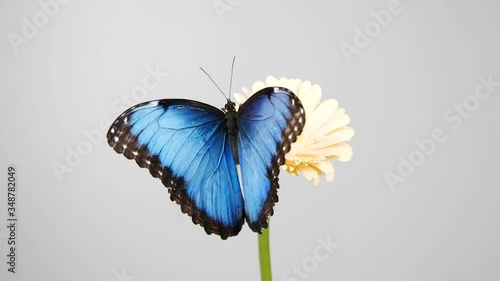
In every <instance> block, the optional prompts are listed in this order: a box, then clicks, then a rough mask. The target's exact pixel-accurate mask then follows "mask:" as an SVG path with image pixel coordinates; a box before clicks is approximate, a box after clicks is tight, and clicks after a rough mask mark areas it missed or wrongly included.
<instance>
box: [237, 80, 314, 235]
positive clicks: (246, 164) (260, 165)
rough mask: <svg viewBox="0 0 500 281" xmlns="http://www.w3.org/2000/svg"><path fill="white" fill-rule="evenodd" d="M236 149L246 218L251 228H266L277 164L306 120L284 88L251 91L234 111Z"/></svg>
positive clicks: (274, 198) (273, 198)
mask: <svg viewBox="0 0 500 281" xmlns="http://www.w3.org/2000/svg"><path fill="white" fill-rule="evenodd" d="M237 118H238V130H239V135H238V153H239V160H240V161H239V162H240V168H241V178H242V183H243V195H244V198H245V215H246V221H247V223H248V225H249V226H250V228H251V229H252V230H253V231H256V232H259V233H260V232H261V229H262V228H267V219H268V217H269V216H271V215H272V214H273V206H274V204H275V202H277V201H278V194H277V189H278V188H279V184H278V174H279V171H280V166H281V165H283V164H284V163H285V154H286V153H287V152H288V151H290V147H291V143H293V142H294V141H295V140H296V139H297V136H298V135H300V133H301V132H302V129H303V127H304V124H305V113H304V109H303V107H302V105H301V103H300V100H299V99H298V97H297V96H295V94H293V93H292V92H291V91H290V90H288V89H286V88H280V87H269V88H265V89H262V90H260V91H258V92H257V93H255V94H254V95H252V96H251V97H250V98H249V99H248V100H247V101H246V102H245V103H243V104H242V105H241V106H240V108H239V110H238V114H237Z"/></svg>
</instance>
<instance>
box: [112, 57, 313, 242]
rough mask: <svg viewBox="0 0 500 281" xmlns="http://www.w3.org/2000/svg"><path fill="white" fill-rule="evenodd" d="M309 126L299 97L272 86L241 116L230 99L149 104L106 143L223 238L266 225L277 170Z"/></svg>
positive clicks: (119, 123) (122, 119)
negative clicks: (214, 103) (244, 228)
mask: <svg viewBox="0 0 500 281" xmlns="http://www.w3.org/2000/svg"><path fill="white" fill-rule="evenodd" d="M233 63H234V61H233ZM231 76H232V74H231ZM210 79H211V78H210ZM212 81H213V80H212ZM219 90H220V89H219ZM221 92H222V91H221ZM304 124H305V113H304V109H303V107H302V105H301V103H300V100H299V99H298V98H297V96H295V94H293V93H292V92H291V91H290V90H288V89H286V88H282V87H268V88H265V89H262V90H260V91H258V92H257V93H255V94H254V95H252V96H251V97H250V98H249V99H248V100H247V101H246V102H245V103H243V104H242V105H241V106H240V107H239V110H238V111H236V108H235V103H233V102H232V101H231V100H230V99H229V98H228V99H227V103H226V106H225V107H224V108H223V109H222V110H220V109H218V108H215V107H213V106H211V105H208V104H205V103H201V102H198V101H193V100H185V99H161V100H154V101H149V102H144V103H141V104H138V105H135V106H133V107H131V108H129V109H127V110H126V111H125V112H123V113H122V114H121V115H120V116H119V117H118V118H117V119H116V120H115V121H114V123H113V124H112V126H111V128H110V129H109V131H108V134H107V139H108V143H109V145H110V146H111V147H113V148H114V150H115V151H116V152H118V153H122V154H123V155H124V156H125V157H127V158H128V159H135V161H136V162H137V164H138V165H139V166H140V167H142V168H147V169H148V170H149V172H150V173H151V175H152V176H153V177H155V178H159V179H160V180H161V181H162V183H163V184H164V185H165V186H166V187H167V188H168V191H169V193H170V199H171V200H172V201H175V202H176V203H177V204H179V205H180V207H181V210H182V212H183V213H187V214H188V215H190V216H191V217H192V220H193V222H194V223H195V224H200V225H201V226H203V227H204V228H205V231H206V232H207V233H208V234H211V233H215V234H218V235H220V236H221V238H222V239H226V238H227V237H229V236H234V235H237V234H238V233H239V231H240V230H241V228H242V225H243V223H244V219H245V218H246V221H247V223H248V225H249V226H250V228H251V229H252V230H253V231H255V232H259V233H261V230H262V228H267V226H268V223H267V219H268V217H269V216H271V215H272V214H273V206H274V204H275V202H277V201H278V194H277V189H278V187H279V184H278V174H279V171H280V169H279V167H280V166H281V165H283V164H284V161H285V154H286V153H287V152H288V151H290V145H291V143H292V142H294V141H295V140H296V138H297V136H298V135H299V134H300V133H301V132H302V129H303V126H304ZM237 164H239V165H240V173H241V178H240V179H241V183H242V185H243V188H242V189H240V181H239V179H238V172H237V166H236V165H237Z"/></svg>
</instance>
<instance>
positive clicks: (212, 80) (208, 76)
mask: <svg viewBox="0 0 500 281" xmlns="http://www.w3.org/2000/svg"><path fill="white" fill-rule="evenodd" d="M200 69H201V71H203V72H205V74H206V75H207V76H208V78H210V80H211V81H212V83H214V85H215V87H217V89H219V91H220V92H221V93H222V95H223V96H224V97H225V98H226V99H228V98H227V96H226V95H225V94H224V92H223V91H222V90H221V89H220V87H219V85H217V83H215V81H214V79H212V77H210V75H208V73H207V72H206V71H205V69H203V68H201V66H200Z"/></svg>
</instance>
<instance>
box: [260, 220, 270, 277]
mask: <svg viewBox="0 0 500 281" xmlns="http://www.w3.org/2000/svg"><path fill="white" fill-rule="evenodd" d="M259 259H260V278H261V281H272V280H273V276H272V271H271V254H270V252H269V226H268V228H265V229H262V234H259Z"/></svg>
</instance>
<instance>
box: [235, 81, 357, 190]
mask: <svg viewBox="0 0 500 281" xmlns="http://www.w3.org/2000/svg"><path fill="white" fill-rule="evenodd" d="M271 86H280V87H285V88H287V89H289V90H290V91H292V92H293V93H295V95H297V96H298V97H299V99H300V101H301V102H302V106H303V107H304V110H305V114H306V124H305V125H304V129H303V130H302V134H301V135H300V136H299V137H298V138H297V141H296V142H294V143H293V144H292V146H291V149H290V151H289V152H288V153H287V154H286V155H285V159H286V161H285V164H284V165H283V166H282V167H281V168H282V169H283V170H286V171H287V172H288V173H290V174H291V175H294V176H297V175H299V174H302V175H303V176H304V177H305V178H306V179H307V180H309V181H313V182H314V186H318V185H319V184H320V177H321V176H322V175H324V176H325V178H326V181H327V182H333V179H334V176H335V169H334V167H333V164H332V162H331V160H338V161H342V162H344V161H349V160H351V158H352V148H351V146H350V145H349V144H347V143H345V142H346V141H349V140H351V138H352V137H353V136H354V130H353V129H352V128H350V127H346V125H347V124H349V122H351V119H350V118H349V116H348V115H346V114H345V110H344V109H343V108H341V107H339V105H338V102H337V101H336V100H334V99H328V100H325V101H323V102H321V95H322V92H321V87H320V86H319V85H312V84H311V82H310V81H302V80H300V79H288V78H280V79H279V80H278V79H276V78H274V77H273V76H268V77H267V78H266V81H265V82H262V81H257V82H255V83H254V84H253V85H252V89H251V90H250V89H247V88H243V89H242V90H243V94H239V93H235V94H234V97H235V100H236V101H237V103H238V104H242V103H243V102H245V100H247V99H248V98H249V97H250V96H251V95H253V94H254V93H255V92H257V91H259V90H261V89H263V88H265V87H271Z"/></svg>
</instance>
